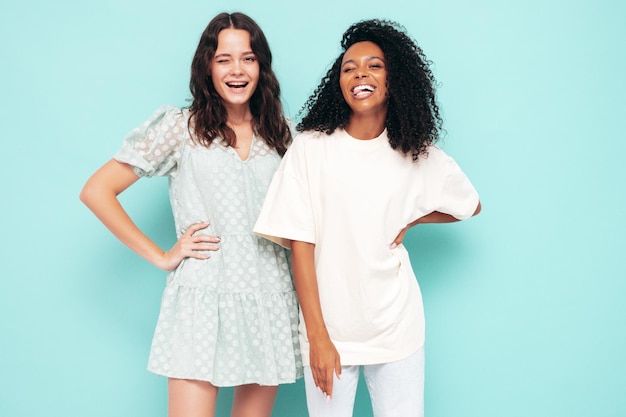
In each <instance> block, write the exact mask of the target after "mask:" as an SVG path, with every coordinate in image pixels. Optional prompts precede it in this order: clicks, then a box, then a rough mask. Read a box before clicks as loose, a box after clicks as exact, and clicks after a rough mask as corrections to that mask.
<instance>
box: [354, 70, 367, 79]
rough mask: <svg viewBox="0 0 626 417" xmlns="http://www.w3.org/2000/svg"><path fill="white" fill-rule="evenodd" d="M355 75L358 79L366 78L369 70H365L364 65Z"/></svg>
mask: <svg viewBox="0 0 626 417" xmlns="http://www.w3.org/2000/svg"><path fill="white" fill-rule="evenodd" d="M354 76H355V78H357V79H361V78H365V77H367V71H365V68H363V67H358V68H357V69H356V72H355V75H354Z"/></svg>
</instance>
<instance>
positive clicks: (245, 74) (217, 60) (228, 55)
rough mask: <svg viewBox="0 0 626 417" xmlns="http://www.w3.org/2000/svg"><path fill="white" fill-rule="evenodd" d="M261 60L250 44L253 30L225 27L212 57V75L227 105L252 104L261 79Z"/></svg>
mask: <svg viewBox="0 0 626 417" xmlns="http://www.w3.org/2000/svg"><path fill="white" fill-rule="evenodd" d="M259 71H260V69H259V62H258V61H257V58H256V55H255V54H254V52H252V48H251V47H250V34H249V33H248V32H247V31H245V30H241V29H224V30H222V31H221V32H220V33H219V35H218V38H217V49H216V50H215V55H214V56H213V60H212V61H211V79H212V81H213V86H214V87H215V90H216V91H217V93H218V94H219V95H220V97H222V99H223V100H224V105H225V107H226V108H234V107H239V106H249V104H250V97H252V94H254V91H255V90H256V87H257V84H258V82H259Z"/></svg>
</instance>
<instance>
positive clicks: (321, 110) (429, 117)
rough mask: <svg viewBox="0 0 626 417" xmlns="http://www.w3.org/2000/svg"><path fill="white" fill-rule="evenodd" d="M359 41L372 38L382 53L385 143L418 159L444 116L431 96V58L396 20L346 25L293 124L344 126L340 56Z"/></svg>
mask: <svg viewBox="0 0 626 417" xmlns="http://www.w3.org/2000/svg"><path fill="white" fill-rule="evenodd" d="M363 41H370V42H373V43H375V44H376V45H378V46H379V47H380V49H382V51H383V53H384V54H385V65H386V68H387V94H388V99H389V103H388V110H387V119H386V121H385V126H386V128H387V134H388V136H389V144H390V145H391V147H392V148H393V149H399V150H401V151H402V152H403V153H404V154H409V153H410V154H411V155H412V157H413V159H414V160H417V159H418V157H419V156H420V155H425V154H426V153H427V148H428V146H429V145H431V144H433V143H435V142H436V141H437V140H438V139H439V134H440V131H441V125H442V119H441V116H440V114H439V107H438V105H437V102H436V99H435V86H436V81H435V77H434V76H433V74H432V72H431V70H430V67H429V66H430V64H431V62H430V61H429V60H428V59H427V58H426V56H425V55H424V52H423V51H422V49H421V48H420V47H419V46H418V45H417V43H416V42H415V41H414V40H413V39H411V38H410V37H409V36H408V35H407V34H406V30H405V28H404V27H403V26H402V25H400V24H398V23H397V22H393V21H389V20H379V19H371V20H364V21H361V22H358V23H355V24H353V25H352V26H350V28H348V30H346V32H345V33H344V34H343V38H342V39H341V48H342V52H341V53H340V55H339V57H337V59H336V60H335V62H334V63H333V65H332V67H331V68H330V70H328V72H327V73H326V75H325V76H324V78H322V80H321V82H320V84H319V85H318V86H317V88H316V89H315V91H314V92H313V94H312V95H311V96H310V97H309V98H308V100H307V101H306V103H305V104H304V106H303V107H302V109H301V110H300V114H304V116H303V118H302V121H301V122H300V123H299V124H298V125H297V130H298V131H301V132H302V131H305V130H315V131H319V132H324V133H326V134H331V133H332V132H334V131H335V129H337V128H343V127H345V126H346V124H347V123H348V121H349V120H350V114H351V109H350V107H349V106H348V105H347V103H346V101H345V100H344V98H343V95H342V93H341V89H340V86H339V76H340V70H341V62H342V60H343V56H344V54H345V52H346V50H347V49H348V48H350V46H352V45H353V44H355V43H357V42H363Z"/></svg>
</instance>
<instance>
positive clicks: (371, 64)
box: [339, 41, 387, 115]
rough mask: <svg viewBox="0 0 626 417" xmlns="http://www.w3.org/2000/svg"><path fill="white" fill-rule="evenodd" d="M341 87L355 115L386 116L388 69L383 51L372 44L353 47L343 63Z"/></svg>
mask: <svg viewBox="0 0 626 417" xmlns="http://www.w3.org/2000/svg"><path fill="white" fill-rule="evenodd" d="M339 85H340V87H341V92H342V94H343V98H344V99H345V100H346V103H347V104H348V106H350V108H351V109H352V112H353V114H359V115H361V114H363V115H366V114H367V113H372V114H376V115H381V113H383V114H386V112H387V69H386V66H385V54H384V53H383V51H382V49H380V47H379V46H378V45H376V44H375V43H373V42H369V41H364V42H357V43H355V44H354V45H352V46H350V48H348V50H347V51H346V53H345V54H344V56H343V60H342V62H341V75H340V77H339Z"/></svg>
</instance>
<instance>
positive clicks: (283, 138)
mask: <svg viewBox="0 0 626 417" xmlns="http://www.w3.org/2000/svg"><path fill="white" fill-rule="evenodd" d="M229 28H231V29H242V30H245V31H246V32H248V33H249V34H250V46H251V47H252V52H254V54H255V55H256V58H257V60H258V62H259V68H260V72H259V82H258V84H257V88H256V90H255V91H254V94H253V95H252V97H251V98H250V111H251V113H252V117H253V128H254V131H255V133H256V134H257V135H258V136H260V137H262V138H263V139H264V140H265V142H266V143H267V144H268V145H269V146H271V147H272V148H274V149H276V151H277V152H278V153H279V155H281V156H282V155H284V153H285V151H286V150H287V146H288V145H289V143H290V142H291V139H292V137H291V131H290V129H289V125H288V123H287V121H286V119H285V117H284V115H283V107H282V103H281V100H280V85H279V83H278V80H277V79H276V75H275V74H274V71H273V70H272V52H271V51H270V47H269V44H268V42H267V39H266V38H265V35H264V34H263V31H262V30H261V28H260V27H259V25H258V24H257V23H256V22H255V21H254V20H253V19H252V18H250V17H249V16H247V15H245V14H243V13H238V12H237V13H220V14H218V15H217V16H215V17H214V18H213V19H212V20H211V21H210V22H209V24H208V26H207V27H206V29H205V30H204V32H203V33H202V36H201V37H200V42H199V44H198V48H197V49H196V53H195V55H194V57H193V61H192V63H191V80H190V81H189V89H190V90H191V95H192V96H193V101H192V104H191V106H189V111H190V118H189V123H190V128H191V126H192V121H193V128H194V130H195V135H192V137H193V138H194V141H196V142H197V143H199V144H201V145H203V146H209V145H210V144H211V142H213V140H214V139H215V138H222V139H223V140H224V141H226V143H228V145H229V146H234V145H235V143H236V142H237V137H236V135H235V132H234V131H233V129H231V128H230V127H229V126H228V125H227V123H226V122H227V120H228V114H227V111H226V108H225V107H224V104H223V99H222V98H221V97H220V95H219V94H218V93H217V92H216V91H215V87H214V86H213V82H212V80H211V61H212V59H213V57H214V55H215V51H216V49H217V39H218V35H219V33H220V32H221V31H222V30H224V29H229ZM190 130H191V129H190Z"/></svg>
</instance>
